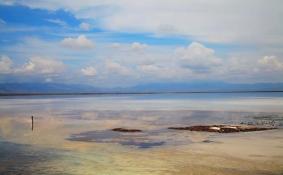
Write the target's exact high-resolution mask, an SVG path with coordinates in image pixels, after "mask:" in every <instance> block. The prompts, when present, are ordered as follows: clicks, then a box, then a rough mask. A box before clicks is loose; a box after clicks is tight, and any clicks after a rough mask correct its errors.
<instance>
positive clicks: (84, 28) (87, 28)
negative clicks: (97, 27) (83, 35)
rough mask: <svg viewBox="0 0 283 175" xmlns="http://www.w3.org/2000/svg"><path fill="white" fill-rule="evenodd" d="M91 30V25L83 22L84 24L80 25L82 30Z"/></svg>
mask: <svg viewBox="0 0 283 175" xmlns="http://www.w3.org/2000/svg"><path fill="white" fill-rule="evenodd" d="M90 28H91V27H90V24H88V23H85V22H83V23H81V24H80V29H82V30H85V31H88V30H90Z"/></svg>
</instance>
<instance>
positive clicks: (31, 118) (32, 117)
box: [31, 116, 33, 131]
mask: <svg viewBox="0 0 283 175" xmlns="http://www.w3.org/2000/svg"><path fill="white" fill-rule="evenodd" d="M31 130H32V131H33V116H31Z"/></svg>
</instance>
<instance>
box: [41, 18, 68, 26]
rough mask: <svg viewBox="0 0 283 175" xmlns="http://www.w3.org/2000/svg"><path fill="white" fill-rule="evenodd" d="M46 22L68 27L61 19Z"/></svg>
mask: <svg viewBox="0 0 283 175" xmlns="http://www.w3.org/2000/svg"><path fill="white" fill-rule="evenodd" d="M46 21H48V22H51V23H53V24H57V25H59V26H62V27H66V26H68V24H67V23H66V22H65V21H62V20H61V19H46Z"/></svg>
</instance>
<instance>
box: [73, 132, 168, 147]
mask: <svg viewBox="0 0 283 175" xmlns="http://www.w3.org/2000/svg"><path fill="white" fill-rule="evenodd" d="M157 134H158V131H148V132H141V133H121V132H115V131H112V130H103V131H88V132H83V133H79V134H72V135H71V136H70V137H69V138H67V140H70V141H80V142H97V143H118V144H120V145H124V146H133V147H136V148H141V149H147V148H153V147H158V146H162V145H165V144H166V142H165V141H163V140H160V139H158V138H152V136H153V137H154V136H157Z"/></svg>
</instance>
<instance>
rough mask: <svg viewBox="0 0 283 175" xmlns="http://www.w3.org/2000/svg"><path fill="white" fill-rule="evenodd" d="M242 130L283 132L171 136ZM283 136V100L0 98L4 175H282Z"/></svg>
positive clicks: (275, 96)
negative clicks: (205, 128) (199, 127)
mask: <svg viewBox="0 0 283 175" xmlns="http://www.w3.org/2000/svg"><path fill="white" fill-rule="evenodd" d="M31 116H34V130H33V131H32V130H31ZM240 123H245V124H257V125H263V126H267V125H268V126H271V125H272V126H275V127H277V128H278V129H276V130H270V131H259V132H249V133H233V134H220V133H206V132H191V131H172V130H168V129H167V128H168V127H175V126H190V125H195V124H240ZM117 127H125V128H133V129H140V130H143V132H142V133H117V132H114V131H111V129H112V128H117ZM282 128H283V93H281V92H274V93H192V94H189V93H187V94H182V93H179V94H173V93H172V94H132V95H126V94H124V95H73V96H72V95H69V96H67V95H66V96H58V95H57V96H55V95H54V96H15V97H0V174H98V175H104V174H282V173H283V129H282Z"/></svg>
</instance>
